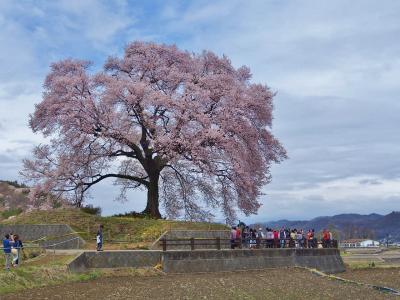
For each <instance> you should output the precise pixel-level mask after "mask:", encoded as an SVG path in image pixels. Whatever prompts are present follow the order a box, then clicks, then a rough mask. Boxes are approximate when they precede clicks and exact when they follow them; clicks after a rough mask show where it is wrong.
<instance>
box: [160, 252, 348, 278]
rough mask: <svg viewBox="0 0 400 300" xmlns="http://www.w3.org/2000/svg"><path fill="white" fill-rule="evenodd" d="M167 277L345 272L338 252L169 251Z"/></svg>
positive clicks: (164, 262) (165, 261) (164, 258)
mask: <svg viewBox="0 0 400 300" xmlns="http://www.w3.org/2000/svg"><path fill="white" fill-rule="evenodd" d="M162 266H163V270H164V272H166V273H193V272H220V271H236V270H257V269H267V268H281V267H296V266H297V267H308V268H315V269H317V270H319V271H322V272H326V273H338V272H343V271H345V268H344V264H343V261H342V258H341V257H340V252H339V250H338V249H255V250H248V249H244V250H243V249H241V250H240V249H238V250H219V251H218V250H198V251H167V252H165V253H163V256H162Z"/></svg>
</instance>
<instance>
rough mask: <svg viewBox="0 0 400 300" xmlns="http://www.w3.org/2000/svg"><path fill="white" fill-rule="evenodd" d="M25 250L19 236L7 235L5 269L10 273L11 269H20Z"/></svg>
mask: <svg viewBox="0 0 400 300" xmlns="http://www.w3.org/2000/svg"><path fill="white" fill-rule="evenodd" d="M23 249H24V245H23V244H22V241H21V239H20V238H19V236H18V234H12V233H10V234H6V235H5V236H4V239H3V252H4V256H5V267H6V270H7V271H9V270H10V267H11V266H13V267H15V268H16V267H18V265H19V263H20V262H21V253H22V250H23Z"/></svg>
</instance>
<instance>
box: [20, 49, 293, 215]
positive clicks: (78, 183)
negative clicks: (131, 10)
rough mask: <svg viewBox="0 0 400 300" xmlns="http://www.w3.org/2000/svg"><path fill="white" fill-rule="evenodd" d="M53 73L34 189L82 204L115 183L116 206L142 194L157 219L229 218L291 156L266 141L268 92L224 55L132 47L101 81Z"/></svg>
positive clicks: (71, 71)
mask: <svg viewBox="0 0 400 300" xmlns="http://www.w3.org/2000/svg"><path fill="white" fill-rule="evenodd" d="M89 67H90V64H89V63H88V62H86V61H81V60H71V59H67V60H63V61H60V62H57V63H54V64H52V66H51V72H50V73H49V74H48V76H47V78H46V80H45V83H44V89H45V90H44V94H43V99H42V101H41V102H40V103H39V104H38V105H36V109H35V112H34V114H33V115H32V116H31V119H30V126H31V128H32V130H33V131H34V132H41V133H42V134H43V135H44V136H46V137H49V138H50V143H49V144H48V145H39V146H37V147H36V148H35V150H34V159H32V160H29V159H27V160H25V161H24V170H23V171H22V174H23V175H24V176H25V177H26V178H27V179H29V180H31V181H33V182H34V184H35V187H36V188H35V190H36V191H38V192H52V193H55V194H60V195H61V194H63V196H64V197H69V199H70V200H71V201H72V202H73V203H75V204H76V205H78V206H79V205H80V204H81V203H82V201H83V200H84V196H85V195H86V194H87V191H88V190H89V188H90V187H91V186H93V185H94V184H97V183H99V182H101V181H102V180H104V179H106V178H114V179H115V182H116V184H118V185H120V186H121V195H120V197H121V198H122V199H123V198H124V197H125V192H126V191H127V190H128V189H130V188H142V189H144V190H147V206H146V208H145V210H144V212H145V213H147V214H150V215H151V216H153V217H156V218H159V217H161V214H160V210H159V209H160V206H162V207H163V210H164V212H165V214H166V215H167V216H168V217H170V218H174V217H178V216H182V215H183V216H184V217H185V218H186V219H191V220H195V219H209V218H210V217H212V212H213V211H214V210H216V209H220V210H222V212H223V213H224V214H225V215H226V217H227V219H229V220H232V219H233V218H234V217H235V212H236V210H237V209H239V210H241V211H242V212H244V213H245V214H252V213H256V212H257V209H258V208H259V207H260V203H259V202H258V200H257V199H258V197H259V196H260V190H261V188H262V186H263V185H265V184H267V183H268V182H269V181H270V166H271V163H273V162H275V163H279V162H280V161H281V160H283V159H284V158H286V152H285V150H284V148H283V147H282V146H281V144H280V143H279V141H278V140H277V139H276V138H275V137H274V136H273V135H272V133H271V131H270V129H271V122H272V110H273V105H272V98H273V93H272V92H271V91H270V90H269V89H268V88H267V87H266V86H264V85H261V84H252V83H250V78H251V75H250V70H249V69H248V68H247V67H241V68H239V69H235V68H234V67H233V66H232V65H231V62H230V61H229V59H228V58H227V57H225V56H223V57H218V56H216V55H215V54H214V53H212V52H208V51H204V52H203V53H201V54H192V53H189V52H185V51H181V50H179V49H177V48H176V47H175V46H167V45H158V44H154V43H144V42H134V43H131V44H129V45H128V46H127V47H126V49H125V54H124V57H123V58H116V57H111V58H109V59H108V60H107V62H106V63H105V66H104V70H103V71H102V72H99V73H96V74H92V73H90V72H89Z"/></svg>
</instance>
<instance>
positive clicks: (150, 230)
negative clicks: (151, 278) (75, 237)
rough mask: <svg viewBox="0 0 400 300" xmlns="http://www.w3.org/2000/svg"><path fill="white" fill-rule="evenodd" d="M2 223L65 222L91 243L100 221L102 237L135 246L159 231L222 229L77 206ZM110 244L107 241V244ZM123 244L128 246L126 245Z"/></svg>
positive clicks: (153, 239)
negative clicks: (104, 213) (108, 214)
mask: <svg viewBox="0 0 400 300" xmlns="http://www.w3.org/2000/svg"><path fill="white" fill-rule="evenodd" d="M2 223H3V224H68V225H70V226H71V227H72V229H74V230H75V231H76V232H78V233H79V234H80V236H81V237H82V238H83V239H85V240H86V241H88V242H89V246H90V247H92V245H91V244H94V241H93V239H94V237H95V235H96V232H97V230H98V226H99V224H103V226H104V230H103V234H104V239H105V242H106V243H105V244H106V245H107V242H108V241H121V242H127V243H130V244H133V245H136V246H135V247H139V248H140V247H143V248H146V247H148V246H149V244H150V243H151V242H153V241H155V240H156V239H157V238H158V237H159V236H160V235H161V234H162V233H164V232H165V231H168V230H221V229H227V227H226V226H225V225H222V224H215V223H202V222H184V221H170V220H154V219H147V218H133V217H100V216H96V215H91V214H88V213H85V212H83V211H81V210H79V209H55V210H51V211H32V212H29V213H22V214H20V215H18V216H16V217H15V218H14V219H11V220H5V221H2ZM108 246H110V244H109V245H108ZM125 246H127V245H126V244H125Z"/></svg>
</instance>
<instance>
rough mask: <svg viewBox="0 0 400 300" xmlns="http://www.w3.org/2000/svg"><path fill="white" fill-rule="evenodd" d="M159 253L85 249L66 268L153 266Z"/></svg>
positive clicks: (158, 258) (74, 270)
mask: <svg viewBox="0 0 400 300" xmlns="http://www.w3.org/2000/svg"><path fill="white" fill-rule="evenodd" d="M161 253H162V251H156V250H122V251H100V252H97V251H86V252H83V253H82V254H80V255H79V256H78V257H77V258H75V259H74V260H73V261H72V262H71V263H70V264H69V265H68V269H69V270H70V271H72V272H82V271H85V270H86V269H90V268H143V267H154V266H156V265H157V264H159V263H160V262H161Z"/></svg>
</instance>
